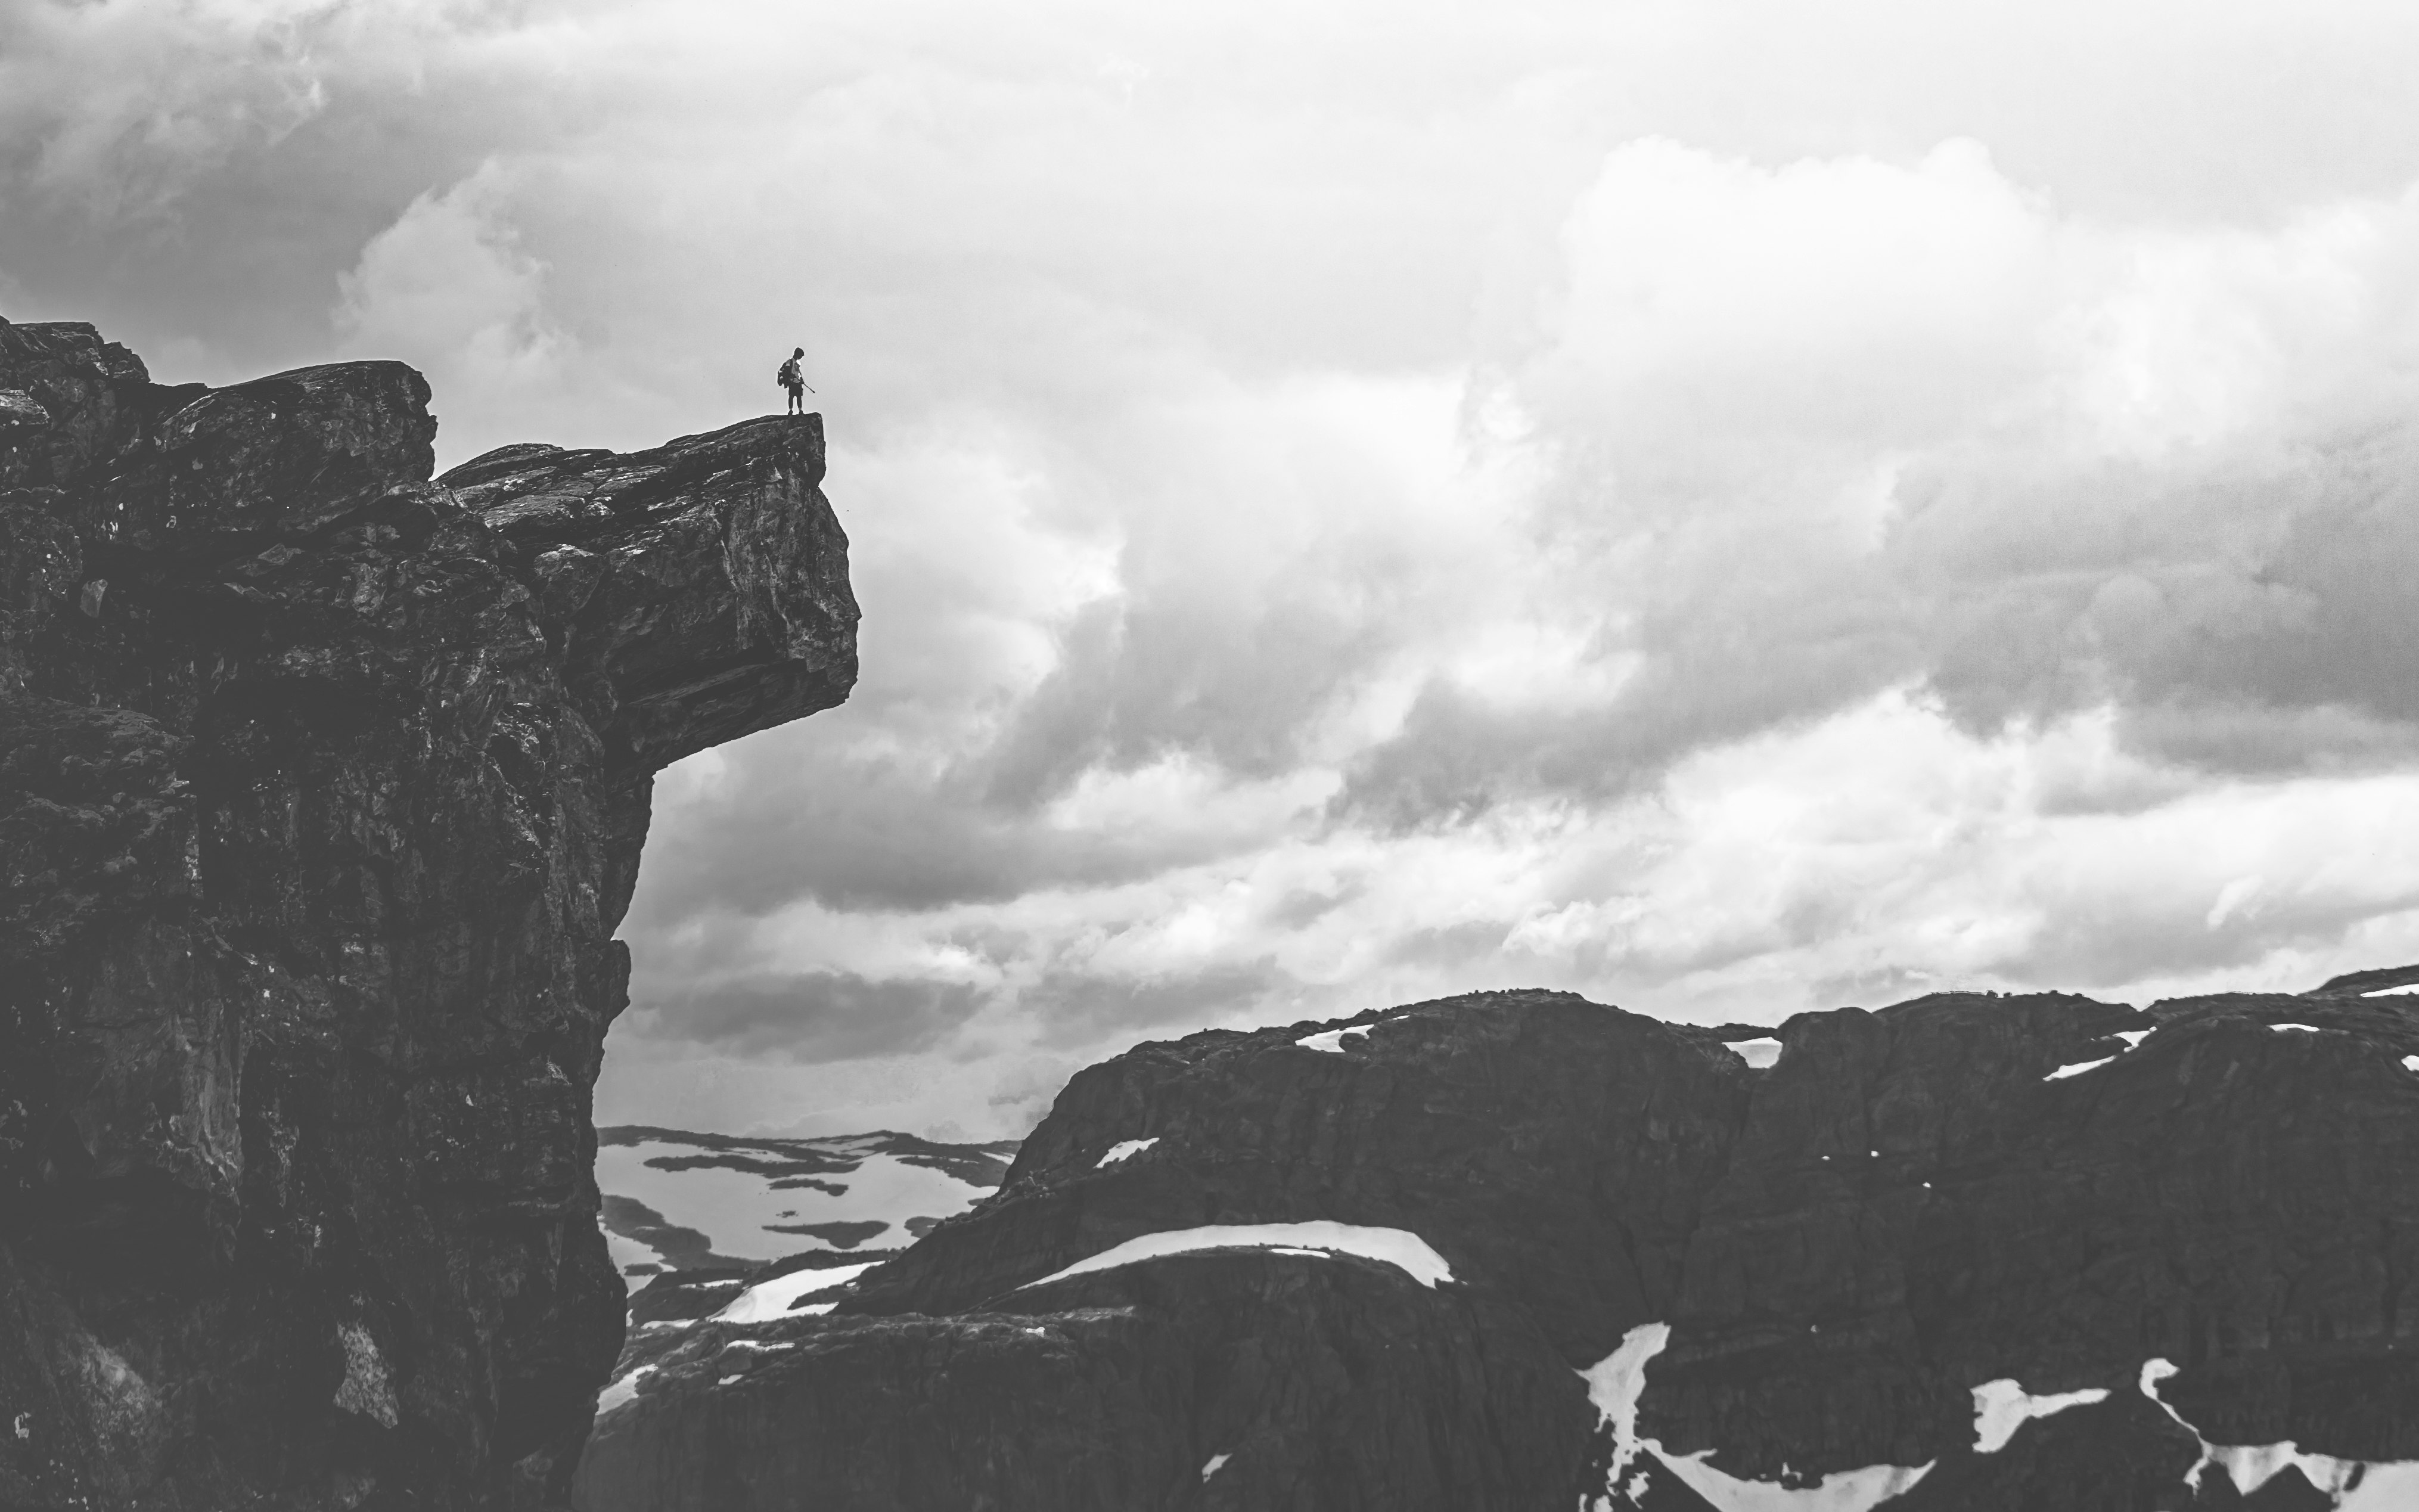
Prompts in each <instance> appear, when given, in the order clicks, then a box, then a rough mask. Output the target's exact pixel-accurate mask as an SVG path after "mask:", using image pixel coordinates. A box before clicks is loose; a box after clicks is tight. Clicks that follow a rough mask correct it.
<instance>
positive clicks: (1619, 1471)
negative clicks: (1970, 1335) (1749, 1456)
mask: <svg viewBox="0 0 2419 1512" xmlns="http://www.w3.org/2000/svg"><path fill="white" fill-rule="evenodd" d="M1671 1341H1672V1325H1671V1324H1669V1323H1641V1324H1640V1325H1639V1326H1638V1327H1636V1328H1633V1329H1631V1330H1630V1331H1629V1332H1628V1333H1627V1334H1625V1335H1622V1339H1621V1344H1620V1347H1619V1348H1617V1349H1615V1350H1613V1351H1612V1352H1611V1353H1610V1354H1609V1355H1606V1356H1605V1357H1604V1358H1603V1359H1602V1360H1599V1361H1597V1362H1596V1364H1595V1367H1594V1368H1593V1369H1589V1370H1582V1371H1580V1372H1579V1376H1580V1379H1582V1380H1584V1381H1586V1382H1587V1384H1588V1400H1590V1401H1592V1402H1594V1403H1595V1410H1596V1413H1597V1415H1598V1417H1599V1419H1600V1420H1601V1421H1602V1422H1603V1423H1604V1424H1605V1425H1606V1426H1608V1427H1610V1428H1611V1429H1612V1462H1611V1464H1610V1465H1609V1466H1608V1467H1607V1468H1606V1470H1605V1476H1604V1484H1605V1490H1606V1492H1607V1493H1608V1494H1607V1495H1605V1496H1597V1497H1595V1498H1593V1499H1592V1506H1593V1508H1594V1509H1595V1512H1610V1507H1611V1502H1610V1492H1612V1491H1613V1490H1614V1489H1616V1488H1620V1487H1621V1477H1622V1475H1623V1473H1625V1472H1626V1471H1627V1470H1628V1469H1629V1467H1630V1466H1631V1465H1632V1464H1635V1463H1638V1462H1639V1457H1640V1456H1641V1454H1648V1455H1653V1456H1654V1457H1655V1458H1656V1459H1657V1460H1660V1461H1661V1462H1662V1464H1663V1467H1664V1468H1665V1469H1666V1470H1669V1471H1670V1472H1672V1474H1674V1475H1676V1476H1678V1477H1679V1478H1680V1480H1681V1481H1682V1482H1683V1483H1684V1484H1686V1485H1687V1488H1688V1489H1690V1490H1692V1491H1695V1492H1696V1493H1697V1494H1698V1495H1699V1496H1701V1497H1703V1499H1704V1500H1705V1501H1706V1502H1707V1503H1708V1504H1711V1505H1712V1506H1713V1507H1714V1508H1716V1512H1869V1509H1870V1508H1872V1507H1875V1506H1878V1505H1880V1504H1882V1503H1884V1502H1887V1501H1888V1500H1889V1499H1890V1498H1891V1497H1893V1496H1897V1495H1899V1494H1900V1493H1902V1492H1903V1491H1905V1490H1906V1489H1908V1488H1910V1487H1912V1486H1914V1485H1915V1484H1916V1482H1918V1481H1919V1480H1921V1479H1923V1477H1924V1476H1926V1475H1928V1474H1930V1473H1932V1466H1931V1465H1930V1464H1923V1465H1918V1466H1915V1467H1913V1468H1911V1469H1910V1468H1908V1467H1905V1466H1902V1465H1868V1466H1866V1467H1865V1468H1864V1469H1862V1470H1843V1471H1840V1472H1837V1473H1833V1474H1829V1475H1826V1476H1824V1477H1823V1483H1822V1484H1821V1485H1819V1486H1806V1487H1788V1486H1779V1485H1775V1484H1774V1483H1772V1482H1771V1481H1762V1480H1741V1479H1740V1478H1739V1477H1737V1476H1735V1475H1730V1474H1725V1473H1722V1472H1721V1471H1718V1470H1716V1469H1715V1468H1714V1467H1713V1466H1711V1465H1709V1464H1707V1463H1705V1461H1706V1460H1707V1459H1709V1458H1712V1456H1713V1453H1714V1452H1713V1451H1712V1450H1711V1449H1703V1450H1699V1451H1698V1452H1697V1453H1695V1454H1692V1455H1672V1454H1669V1453H1666V1452H1665V1450H1664V1448H1663V1445H1662V1444H1660V1443H1657V1442H1656V1441H1655V1440H1653V1439H1641V1438H1640V1437H1639V1436H1638V1399H1639V1397H1641V1396H1643V1395H1644V1394H1645V1391H1646V1365H1647V1362H1648V1361H1650V1360H1652V1359H1654V1358H1655V1357H1656V1355H1658V1354H1660V1353H1662V1352H1663V1347H1664V1346H1665V1345H1667V1344H1669V1343H1670V1342H1671ZM1641 1469H1642V1467H1641ZM1643 1481H1644V1477H1643V1474H1642V1473H1641V1475H1640V1477H1639V1478H1638V1479H1636V1480H1633V1481H1632V1483H1631V1484H1630V1485H1629V1486H1628V1487H1626V1488H1623V1489H1622V1490H1621V1494H1623V1495H1625V1496H1626V1497H1628V1498H1630V1499H1631V1500H1632V1501H1635V1500H1636V1499H1637V1498H1638V1496H1639V1495H1640V1494H1641V1493H1642V1492H1643V1490H1644V1489H1645V1487H1644V1484H1643Z"/></svg>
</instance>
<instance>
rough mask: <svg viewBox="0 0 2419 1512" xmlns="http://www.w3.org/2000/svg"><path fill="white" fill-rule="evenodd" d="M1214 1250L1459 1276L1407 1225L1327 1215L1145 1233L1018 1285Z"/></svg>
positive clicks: (1427, 1283) (1421, 1275) (1421, 1278)
mask: <svg viewBox="0 0 2419 1512" xmlns="http://www.w3.org/2000/svg"><path fill="white" fill-rule="evenodd" d="M1209 1249H1269V1250H1279V1251H1288V1252H1292V1253H1300V1252H1302V1251H1304V1250H1316V1251H1334V1252H1340V1253H1342V1254H1346V1255H1358V1256H1360V1257H1362V1258H1364V1259H1370V1260H1379V1261H1382V1262H1383V1263H1385V1264H1387V1265H1391V1266H1393V1267H1394V1268H1395V1269H1396V1270H1398V1271H1400V1272H1402V1273H1404V1274H1405V1275H1408V1276H1410V1278H1411V1279H1412V1280H1414V1281H1416V1282H1418V1283H1419V1284H1420V1285H1422V1286H1424V1287H1428V1288H1434V1287H1435V1286H1436V1284H1437V1283H1438V1282H1440V1281H1450V1280H1452V1279H1453V1268H1452V1267H1451V1266H1449V1265H1447V1264H1446V1263H1445V1260H1444V1257H1443V1256H1441V1255H1439V1254H1438V1253H1437V1252H1436V1251H1435V1250H1433V1249H1430V1248H1429V1247H1428V1243H1427V1241H1425V1240H1424V1239H1422V1238H1420V1236H1419V1235H1417V1234H1414V1233H1410V1232H1409V1231H1408V1230H1405V1229H1401V1228H1369V1227H1362V1226H1360V1225H1358V1224H1339V1223H1329V1222H1327V1221H1325V1220H1323V1219H1321V1220H1317V1221H1314V1222H1311V1223H1299V1224H1210V1225H1207V1226H1205V1227H1200V1228H1179V1229H1173V1230H1169V1231H1167V1232H1164V1233H1157V1234H1142V1235H1138V1236H1137V1237H1135V1238H1132V1239H1129V1240H1127V1241H1126V1242H1124V1243H1122V1244H1116V1245H1112V1246H1111V1247H1109V1248H1108V1249H1104V1250H1102V1252H1101V1253H1100V1254H1098V1255H1095V1256H1092V1257H1090V1258H1088V1259H1082V1260H1077V1261H1076V1262H1075V1263H1074V1264H1072V1265H1071V1266H1068V1267H1067V1268H1066V1269H1065V1270H1062V1271H1054V1272H1052V1273H1050V1274H1048V1275H1045V1276H1043V1277H1041V1278H1040V1280H1038V1281H1027V1282H1025V1286H1024V1287H1019V1288H1017V1289H1018V1290H1020V1291H1022V1290H1024V1289H1025V1287H1039V1286H1043V1285H1046V1284H1048V1283H1050V1282H1052V1281H1063V1280H1065V1279H1066V1278H1067V1277H1069V1276H1071V1275H1086V1274H1088V1273H1091V1272H1094V1271H1108V1270H1114V1269H1116V1268H1117V1267H1118V1266H1120V1265H1132V1264H1134V1263H1135V1262H1137V1261H1140V1260H1155V1259H1159V1258H1161V1257H1163V1256H1168V1255H1187V1254H1191V1253H1193V1252H1194V1251H1196V1250H1209Z"/></svg>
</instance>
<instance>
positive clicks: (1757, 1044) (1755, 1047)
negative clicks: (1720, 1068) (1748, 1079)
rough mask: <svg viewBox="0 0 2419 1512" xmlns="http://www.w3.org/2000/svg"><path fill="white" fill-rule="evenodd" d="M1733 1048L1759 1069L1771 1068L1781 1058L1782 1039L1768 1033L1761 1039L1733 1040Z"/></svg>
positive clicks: (1742, 1058) (1743, 1058)
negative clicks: (1776, 1038)
mask: <svg viewBox="0 0 2419 1512" xmlns="http://www.w3.org/2000/svg"><path fill="white" fill-rule="evenodd" d="M1731 1049H1732V1050H1733V1051H1734V1052H1736V1053H1737V1055H1738V1057H1739V1058H1740V1059H1741V1060H1744V1061H1746V1062H1747V1063H1748V1064H1749V1066H1752V1067H1754V1068H1755V1069H1756V1070H1757V1071H1766V1070H1769V1069H1770V1068H1771V1066H1772V1064H1773V1062H1775V1061H1777V1060H1779V1059H1780V1041H1778V1040H1775V1039H1773V1038H1771V1037H1770V1036H1768V1035H1767V1036H1766V1037H1764V1039H1761V1040H1733V1041H1731Z"/></svg>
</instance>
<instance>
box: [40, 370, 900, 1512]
mask: <svg viewBox="0 0 2419 1512" xmlns="http://www.w3.org/2000/svg"><path fill="white" fill-rule="evenodd" d="M428 397H429V394H428V389H427V385H426V384H425V383H424V381H423V380H422V379H421V378H420V376H419V375H418V374H417V373H414V372H413V371H411V370H410V369H409V368H408V367H405V366H403V365H402V364H400V363H344V364H338V365H333V366H327V367H316V368H308V369H304V370H301V371H299V372H293V373H285V374H280V375H278V376H276V377H274V378H262V379H259V380H257V381H255V382H251V383H245V384H240V385H238V386H235V387H232V388H226V389H217V390H212V389H205V388H202V387H200V386H186V387H163V386H161V385H157V384H153V383H151V382H149V381H148V379H147V377H146V372H145V370H144V367H143V364H142V363H140V362H139V361H138V360H136V359H135V358H134V357H133V356H132V355H131V354H130V353H128V352H127V351H126V350H125V349H124V348H122V347H117V346H115V345H112V344H109V343H106V342H104V341H103V340H102V339H101V338H100V336H99V335H98V334H97V333H96V332H94V331H93V330H92V328H90V327H88V326H82V325H67V324H57V325H8V324H7V323H5V322H0V1506H7V1507H10V1508H33V1507H39V1508H60V1509H66V1508H76V1509H80V1512H81V1509H100V1508H137V1507H140V1508H186V1509H195V1508H205V1507H233V1506H247V1507H249V1506H259V1507H273V1508H292V1509H298V1512H299V1509H305V1508H310V1509H316V1508H322V1507H331V1508H332V1507H353V1506H366V1507H396V1508H401V1507H412V1508H426V1509H432V1512H434V1509H439V1508H470V1507H482V1508H486V1507H497V1508H501V1507H541V1506H553V1505H560V1504H562V1499H563V1497H564V1494H565V1492H566V1489H567V1486H568V1480H569V1476H570V1473H571V1471H572V1468H573V1463H574V1460H575V1458H576V1456H577V1454H578V1449H579V1445H580V1443H581V1440H582V1439H583V1438H584V1436H585V1434H586V1432H587V1428H588V1425H589V1420H590V1416H591V1412H592V1409H593V1397H594V1393H595V1390H596V1388H597V1386H598V1384H599V1383H600V1381H602V1380H603V1378H604V1374H605V1371H606V1368H607V1366H608V1365H609V1363H610V1362H611V1360H612V1359H613V1357H614V1354H615V1351H616V1350H617V1349H618V1348H619V1345H620V1342H621V1337H622V1332H623V1306H624V1287H623V1284H622V1282H621V1280H620V1278H619V1277H618V1276H617V1275H616V1274H615V1273H614V1271H613V1269H612V1266H611V1265H610V1263H609V1260H608V1259H607V1256H606V1248H605V1242H604V1240H603V1238H602V1236H601V1235H600V1234H599V1232H598V1229H597V1226H596V1210H597V1192H596V1187H595V1184H594V1181H593V1177H592V1175H591V1166H592V1163H593V1156H594V1134H593V1129H592V1128H591V1122H590V1117H589V1098H590V1088H591V1087H592V1086H593V1082H594V1080H595V1076H596V1071H597V1064H598V1058H599V1056H600V1054H601V1048H602V1042H603V1039H604V1035H605V1030H606V1026H607V1025H608V1024H609V1021H610V1020H611V1019H612V1017H613V1015H614V1014H615V1013H616V1012H617V1011H620V1009H621V1008H622V1007H623V1005H624V1002H625V986H626V982H627V977H628V962H627V957H626V953H625V952H624V949H623V948H622V947H621V946H620V945H619V944H617V943H616V942H615V941H614V940H613V939H612V933H613V930H614V928H615V926H616V924H617V923H618V922H619V920H620V918H621V917H622V914H623V911H624V908H625V907H626V905H627V904H628V902H629V898H630V891H631V887H632V886H633V883H634V881H635V879H636V875H637V867H638V860H639V845H640V842H641V841H642V840H643V838H644V836H645V832H646V825H647V806H648V793H649V784H650V780H651V777H652V774H653V773H654V772H655V770H656V769H657V768H658V767H660V766H662V765H664V764H667V763H669V762H670V761H672V760H674V759H676V758H678V757H680V756H682V755H684V754H686V753H688V752H691V751H695V750H699V749H702V748H705V747H708V746H712V745H714V744H716V743H717V742H721V741H725V740H729V739H732V738H733V737H734V736H737V735H740V734H744V733H747V732H749V731H753V730H759V729H763V728H764V727H766V726H768V725H772V724H776V723H778V722H780V721H782V720H786V719H792V718H795V717H799V716H802V715H806V714H810V713H813V712H814V711H816V710H818V709H823V708H827V707H830V706H831V705H833V704H835V703H837V702H840V701H841V700H842V699H843V698H845V697H846V696H847V693H848V690H849V687H850V685H851V684H852V682H853V681H854V679H855V621H856V608H855V602H854V600H853V599H852V597H851V595H850V592H849V584H848V576H847V542H846V538H845V537H844V536H843V535H842V534H841V532H840V528H839V525H838V523H837V522H836V521H835V519H834V518H833V517H832V514H831V511H830V509H829V507H828V506H827V505H826V503H825V502H824V500H823V498H822V496H821V493H820V492H819V490H818V484H819V482H820V480H821V478H822V475H823V461H824V456H823V441H822V432H821V428H820V421H819V420H818V419H816V418H815V417H808V418H806V419H804V420H798V421H791V420H778V419H769V418H768V419H764V420H760V421H753V422H749V423H747V424H740V425H735V426H732V427H731V428H729V429H727V430H723V431H718V432H716V433H715V434H712V435H708V436H699V437H690V438H687V439H685V440H678V441H674V442H672V443H670V445H667V446H665V447H662V448H660V449H658V450H656V451H653V452H646V453H640V454H637V455H626V456H621V455H609V454H606V453H601V452H565V451H562V450H561V449H559V448H554V447H545V446H520V447H509V448H506V449H504V450H503V451H501V452H496V453H491V454H489V455H486V456H484V457H481V458H478V459H477V460H475V461H473V462H470V463H469V464H467V465H465V466H464V467H461V468H457V469H455V471H452V472H450V473H448V474H446V475H445V476H444V477H442V478H438V479H433V480H432V479H431V477H430V471H431V468H432V456H433V452H432V440H433V438H434V436H435V433H436V421H435V420H434V419H433V418H432V417H431V416H430V414H429V412H428V409H427V401H428Z"/></svg>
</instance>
